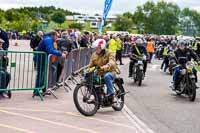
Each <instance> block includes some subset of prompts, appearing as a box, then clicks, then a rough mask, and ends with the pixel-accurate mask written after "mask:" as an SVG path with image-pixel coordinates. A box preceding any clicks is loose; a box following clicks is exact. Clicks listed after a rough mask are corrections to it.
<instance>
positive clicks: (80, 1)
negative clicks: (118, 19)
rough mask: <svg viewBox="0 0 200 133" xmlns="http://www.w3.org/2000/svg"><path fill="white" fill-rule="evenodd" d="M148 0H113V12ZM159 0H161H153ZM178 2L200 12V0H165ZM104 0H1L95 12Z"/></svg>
mask: <svg viewBox="0 0 200 133" xmlns="http://www.w3.org/2000/svg"><path fill="white" fill-rule="evenodd" d="M146 1H147V0H113V6H112V8H111V12H110V13H111V14H118V13H123V12H126V11H134V10H135V9H136V6H138V5H142V4H143V3H145V2H146ZM153 1H154V2H157V1H159V0H153ZM165 1H168V2H174V3H177V4H178V5H179V6H180V7H181V8H184V7H189V8H192V9H195V10H198V11H199V12H200V0H165ZM103 4H104V0H0V8H1V9H9V8H18V7H23V6H50V5H54V6H56V7H60V8H64V9H69V10H71V11H76V12H81V13H87V14H95V13H102V11H103Z"/></svg>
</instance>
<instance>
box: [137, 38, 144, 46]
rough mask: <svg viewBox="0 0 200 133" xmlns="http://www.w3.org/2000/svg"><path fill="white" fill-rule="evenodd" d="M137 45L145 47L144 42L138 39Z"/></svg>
mask: <svg viewBox="0 0 200 133" xmlns="http://www.w3.org/2000/svg"><path fill="white" fill-rule="evenodd" d="M135 43H136V44H137V45H139V46H143V45H144V41H143V40H142V39H141V38H139V39H137V40H136V41H135Z"/></svg>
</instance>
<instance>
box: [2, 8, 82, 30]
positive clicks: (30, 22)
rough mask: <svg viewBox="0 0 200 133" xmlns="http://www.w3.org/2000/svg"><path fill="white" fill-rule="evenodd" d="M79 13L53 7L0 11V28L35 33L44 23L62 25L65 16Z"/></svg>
mask: <svg viewBox="0 0 200 133" xmlns="http://www.w3.org/2000/svg"><path fill="white" fill-rule="evenodd" d="M75 14H79V13H75V12H71V11H68V10H64V9H61V8H56V7H54V6H49V7H23V8H19V9H14V8H12V9H9V10H6V11H4V10H1V9H0V26H1V27H3V28H4V29H6V30H9V29H10V30H17V31H22V30H26V31H36V30H37V29H38V27H40V26H41V25H42V23H44V22H49V21H54V22H56V23H58V24H62V23H63V22H64V21H65V16H66V15H75Z"/></svg>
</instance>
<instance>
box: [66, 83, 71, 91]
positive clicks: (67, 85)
mask: <svg viewBox="0 0 200 133" xmlns="http://www.w3.org/2000/svg"><path fill="white" fill-rule="evenodd" d="M65 86H66V87H67V88H69V90H70V91H72V88H71V87H70V86H69V85H68V84H67V83H66V82H64V87H65Z"/></svg>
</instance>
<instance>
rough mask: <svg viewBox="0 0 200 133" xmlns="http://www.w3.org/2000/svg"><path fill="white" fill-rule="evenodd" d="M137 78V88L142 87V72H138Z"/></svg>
mask: <svg viewBox="0 0 200 133" xmlns="http://www.w3.org/2000/svg"><path fill="white" fill-rule="evenodd" d="M137 77H138V86H141V85H142V79H143V71H138V73H137Z"/></svg>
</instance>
